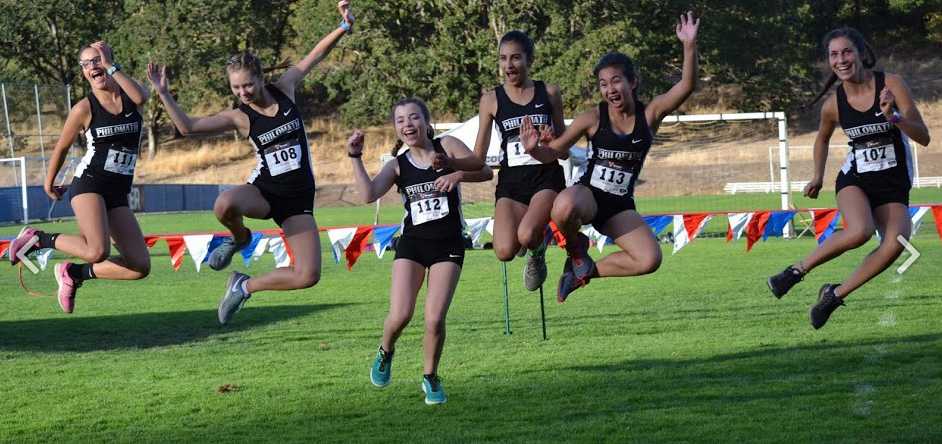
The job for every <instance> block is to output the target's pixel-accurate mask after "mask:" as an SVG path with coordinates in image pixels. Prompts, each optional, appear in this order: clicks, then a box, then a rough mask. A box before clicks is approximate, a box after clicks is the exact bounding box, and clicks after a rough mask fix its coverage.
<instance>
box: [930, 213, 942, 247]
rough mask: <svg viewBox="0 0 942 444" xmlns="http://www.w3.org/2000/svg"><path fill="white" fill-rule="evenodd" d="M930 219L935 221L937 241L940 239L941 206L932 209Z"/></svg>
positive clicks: (941, 231)
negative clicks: (937, 234)
mask: <svg viewBox="0 0 942 444" xmlns="http://www.w3.org/2000/svg"><path fill="white" fill-rule="evenodd" d="M932 218H933V219H935V230H936V231H938V232H939V239H942V205H935V206H933V207H932Z"/></svg>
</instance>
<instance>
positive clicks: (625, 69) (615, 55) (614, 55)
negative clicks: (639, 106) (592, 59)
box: [592, 52, 641, 102]
mask: <svg viewBox="0 0 942 444" xmlns="http://www.w3.org/2000/svg"><path fill="white" fill-rule="evenodd" d="M609 67H616V68H619V69H621V72H622V74H624V75H625V79H627V80H628V81H629V82H634V81H635V80H636V79H637V78H638V76H637V74H635V64H634V62H632V61H631V57H628V56H627V55H625V54H623V53H620V52H610V53H608V54H605V55H603V56H602V58H601V59H599V62H598V63H596V64H595V68H594V69H593V70H592V75H594V76H595V78H596V79H598V78H599V72H601V71H602V70H603V69H605V68H609ZM640 86H641V85H640V84H636V85H635V87H634V89H632V90H631V95H632V97H633V98H634V99H635V102H640V101H639V100H638V88H639V87H640Z"/></svg>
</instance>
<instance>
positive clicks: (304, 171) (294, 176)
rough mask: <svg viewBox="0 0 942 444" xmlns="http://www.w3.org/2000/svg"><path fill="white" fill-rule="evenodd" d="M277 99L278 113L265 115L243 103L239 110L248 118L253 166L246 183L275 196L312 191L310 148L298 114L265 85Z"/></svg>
mask: <svg viewBox="0 0 942 444" xmlns="http://www.w3.org/2000/svg"><path fill="white" fill-rule="evenodd" d="M265 88H267V89H268V92H269V93H270V94H271V95H272V97H273V98H274V99H275V101H277V102H278V113H277V114H275V117H268V116H265V115H262V114H259V113H258V112H256V111H255V110H254V109H252V107H250V106H248V105H246V104H244V103H243V104H240V105H239V110H241V111H242V112H243V113H245V115H247V116H248V117H249V139H250V140H251V141H252V146H254V147H255V158H256V161H257V163H256V165H255V169H254V170H253V171H252V174H251V176H249V178H248V180H247V182H248V183H250V184H254V185H255V186H257V187H259V189H261V190H263V191H266V192H268V193H270V194H273V195H275V196H282V197H297V196H303V195H306V194H308V193H313V192H314V171H313V170H312V169H311V154H310V153H311V150H310V148H309V146H308V142H307V133H306V132H305V130H304V122H302V121H301V113H300V112H299V111H298V107H297V106H295V104H294V102H293V101H291V99H289V98H288V96H286V95H285V94H284V93H282V92H281V90H279V89H278V88H277V87H275V86H274V85H265Z"/></svg>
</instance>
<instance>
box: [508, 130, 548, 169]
mask: <svg viewBox="0 0 942 444" xmlns="http://www.w3.org/2000/svg"><path fill="white" fill-rule="evenodd" d="M542 163H543V162H540V161H539V160H536V159H534V158H533V156H531V155H529V154H527V152H526V151H524V149H523V144H522V143H520V138H518V137H516V136H515V137H512V138H510V140H508V141H507V166H511V167H515V166H522V165H540V164H542Z"/></svg>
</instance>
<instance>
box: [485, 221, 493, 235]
mask: <svg viewBox="0 0 942 444" xmlns="http://www.w3.org/2000/svg"><path fill="white" fill-rule="evenodd" d="M484 230H485V231H487V234H490V235H491V236H493V235H494V219H490V220H488V221H487V227H485V228H484Z"/></svg>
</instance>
